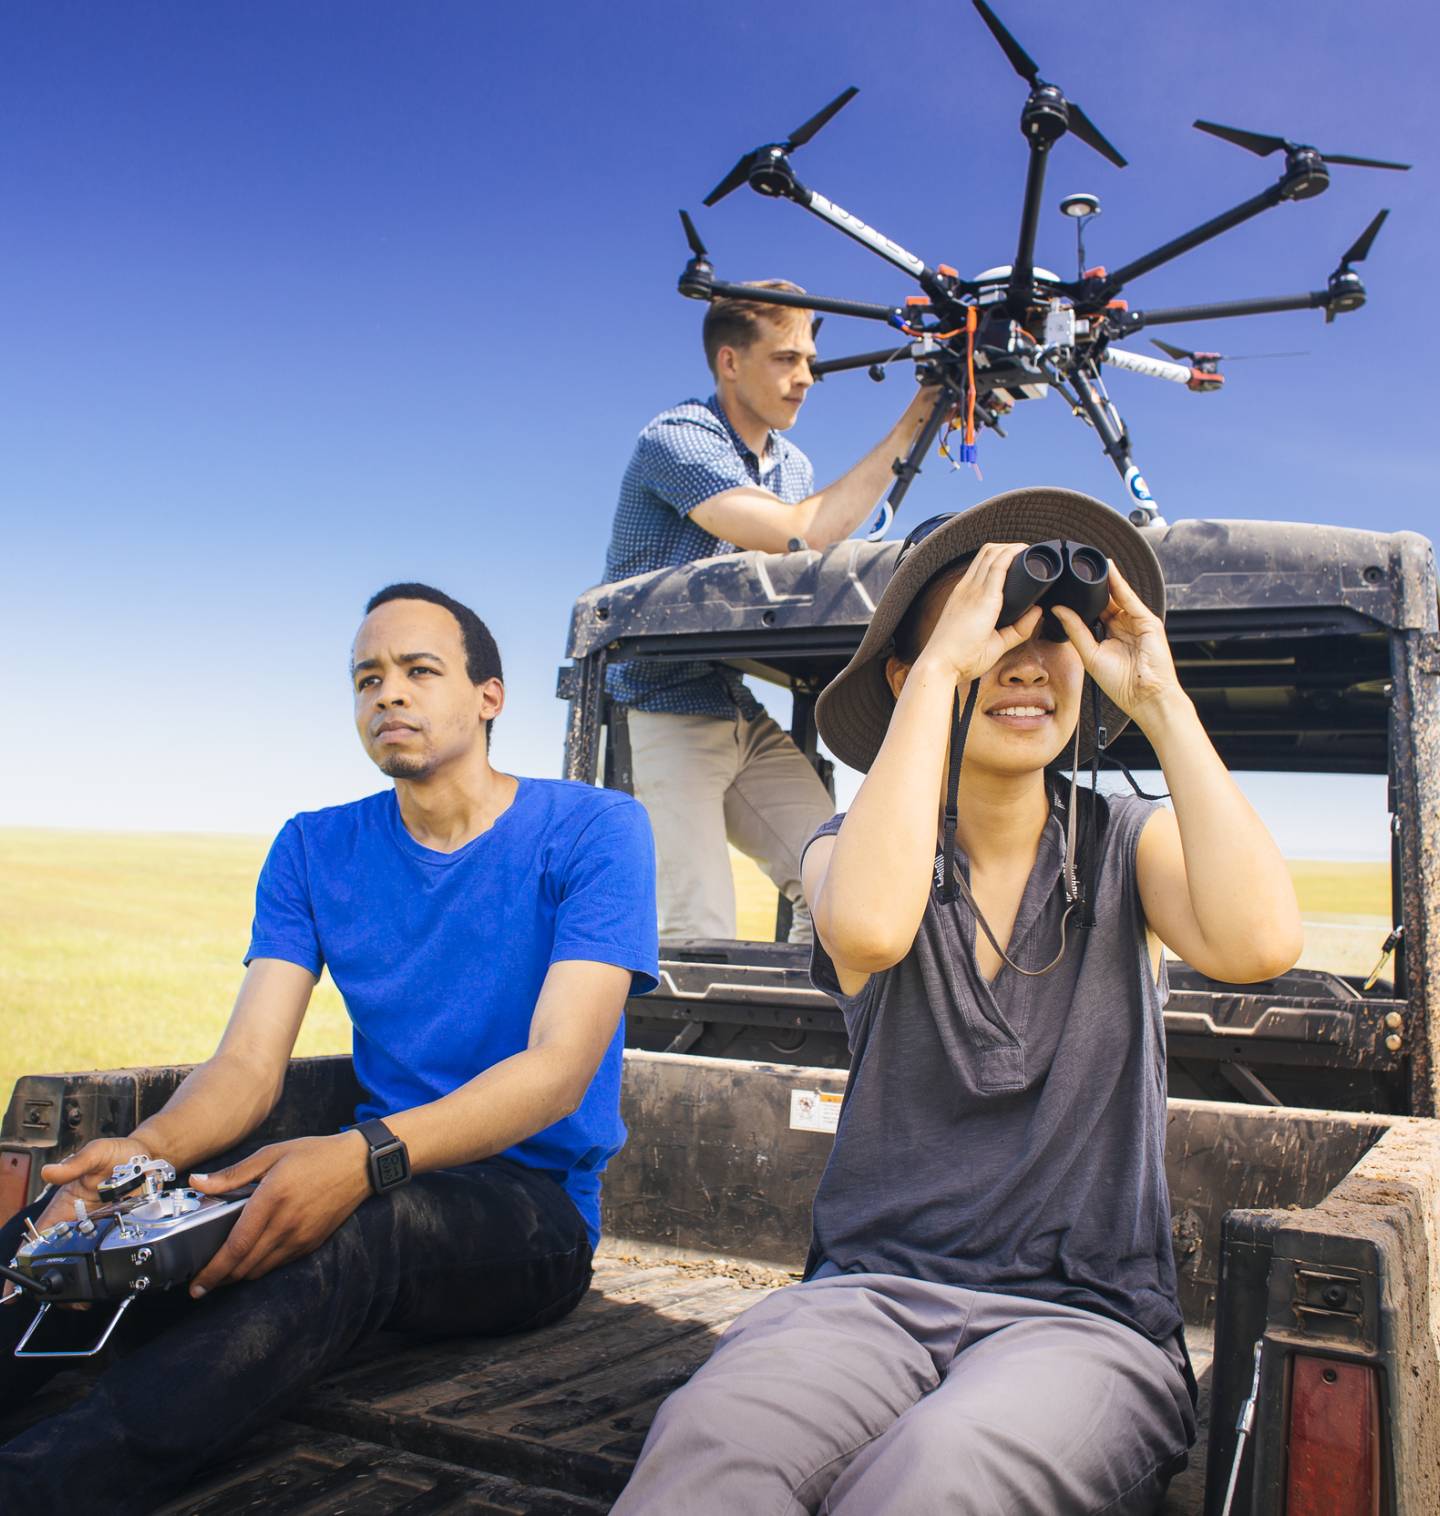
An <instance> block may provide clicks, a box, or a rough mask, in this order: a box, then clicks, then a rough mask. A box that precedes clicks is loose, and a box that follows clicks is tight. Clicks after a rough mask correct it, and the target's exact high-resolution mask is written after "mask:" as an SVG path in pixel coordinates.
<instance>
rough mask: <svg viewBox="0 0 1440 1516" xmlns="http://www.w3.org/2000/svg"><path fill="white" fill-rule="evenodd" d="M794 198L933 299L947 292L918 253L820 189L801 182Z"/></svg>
mask: <svg viewBox="0 0 1440 1516" xmlns="http://www.w3.org/2000/svg"><path fill="white" fill-rule="evenodd" d="M790 198H791V199H792V200H793V201H794V202H795V203H796V204H797V205H800V206H803V207H804V208H805V209H806V210H807V211H809V212H810V214H811V215H812V216H818V217H819V218H820V219H821V220H822V221H823V222H825V223H826V225H828V226H833V227H835V228H836V229H837V230H838V231H842V232H844V233H845V235H846V236H847V237H851V238H853V239H854V240H855V241H856V242H858V243H859V244H860V245H861V246H862V247H868V248H869V249H870V251H871V252H872V253H876V254H878V255H879V256H880V257H881V258H883V259H884V260H885V261H886V262H887V263H892V264H894V266H895V267H896V268H898V269H903V270H904V271H905V273H907V274H909V275H910V277H911V278H912V279H915V280H918V281H919V284H920V287H921V289H923V290H924V291H925V293H926V294H927V295H929V296H930V297H931V298H932V299H934V298H935V297H936V296H937V294H939V295H944V294H945V293H946V291H945V287H944V285H943V284H941V283H940V280H939V278H938V277H937V275H936V273H935V271H934V270H932V269H931V268H929V267H928V266H927V265H926V263H925V262H924V260H923V259H920V258H917V257H916V256H915V254H914V253H912V252H910V251H909V250H908V249H906V248H903V247H901V246H900V244H899V243H898V242H892V241H891V240H890V238H889V237H887V236H886V235H885V234H884V233H883V232H877V231H876V230H875V228H874V227H873V226H867V225H866V224H865V222H863V221H862V220H861V219H860V218H859V217H858V216H852V215H851V214H850V212H849V211H847V210H846V209H845V208H844V206H840V205H836V204H835V202H834V201H833V200H830V199H827V198H826V196H824V195H822V194H821V193H820V192H819V191H818V190H812V189H807V188H806V187H805V185H803V184H801V183H800V182H799V180H795V181H794V182H793V184H792V187H791V189H790Z"/></svg>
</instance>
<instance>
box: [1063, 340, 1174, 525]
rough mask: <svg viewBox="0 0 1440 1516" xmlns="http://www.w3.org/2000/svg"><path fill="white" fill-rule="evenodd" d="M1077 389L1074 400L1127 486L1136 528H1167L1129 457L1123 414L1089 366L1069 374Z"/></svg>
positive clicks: (1141, 475) (1128, 440) (1128, 443)
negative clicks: (1121, 417)
mask: <svg viewBox="0 0 1440 1516" xmlns="http://www.w3.org/2000/svg"><path fill="white" fill-rule="evenodd" d="M1070 382H1071V383H1072V384H1073V385H1074V386H1075V396H1076V398H1077V400H1078V401H1079V402H1080V409H1081V410H1082V411H1084V413H1085V417H1086V419H1087V420H1088V421H1089V422H1090V425H1091V426H1093V427H1094V428H1095V435H1096V436H1097V437H1099V439H1100V445H1101V446H1102V447H1103V448H1104V449H1105V456H1106V457H1107V458H1109V460H1110V461H1111V463H1113V464H1114V465H1115V472H1116V473H1118V474H1119V475H1120V478H1121V479H1122V481H1123V482H1124V485H1125V498H1126V500H1127V501H1129V505H1130V509H1129V516H1130V520H1131V522H1132V523H1133V524H1134V525H1136V526H1164V525H1165V519H1164V517H1163V516H1161V514H1160V508H1159V506H1157V505H1156V504H1155V497H1154V496H1153V495H1152V494H1151V493H1150V486H1149V485H1148V484H1146V483H1145V476H1144V475H1143V474H1142V473H1141V472H1140V468H1139V465H1138V464H1137V463H1136V462H1135V460H1134V459H1133V458H1132V457H1131V456H1130V438H1129V435H1128V434H1127V432H1126V431H1125V425H1124V423H1123V422H1122V421H1121V420H1120V413H1119V412H1118V411H1117V410H1116V409H1115V407H1114V405H1113V404H1112V403H1111V401H1110V397H1109V395H1107V394H1106V393H1105V385H1104V381H1103V380H1102V379H1101V378H1100V376H1099V375H1098V374H1096V373H1095V372H1094V370H1093V369H1092V368H1091V366H1090V365H1089V364H1088V363H1087V364H1084V365H1081V366H1078V367H1076V368H1075V369H1074V370H1073V371H1072V372H1071V374H1070Z"/></svg>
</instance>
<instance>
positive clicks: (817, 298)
mask: <svg viewBox="0 0 1440 1516" xmlns="http://www.w3.org/2000/svg"><path fill="white" fill-rule="evenodd" d="M704 289H705V292H704V293H703V294H700V295H699V298H700V299H702V300H713V299H715V298H717V297H725V298H728V299H733V300H756V301H759V302H760V304H762V305H789V306H793V307H794V308H795V309H796V310H802V311H824V312H825V314H826V315H829V316H859V317H862V318H863V319H865V320H867V321H883V322H885V323H886V324H887V325H889V324H891V323H893V322H894V321H895V320H896V319H897V318H901V319H903V317H902V314H901V312H900V310H899V308H898V307H896V306H893V305H871V304H869V303H867V302H865V301H862V300H831V299H830V298H828V297H827V296H825V295H797V294H794V293H792V292H791V291H790V290H772V289H765V288H763V287H761V286H759V285H754V284H728V283H726V282H725V281H724V280H723V279H712V280H710V281H708V283H707V284H706V285H705V287H704ZM687 293H688V292H687ZM697 293H698V291H697Z"/></svg>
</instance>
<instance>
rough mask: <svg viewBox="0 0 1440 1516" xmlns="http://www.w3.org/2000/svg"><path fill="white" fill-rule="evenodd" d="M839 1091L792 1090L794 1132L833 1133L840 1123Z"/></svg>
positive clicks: (791, 1109) (840, 1095) (791, 1123)
mask: <svg viewBox="0 0 1440 1516" xmlns="http://www.w3.org/2000/svg"><path fill="white" fill-rule="evenodd" d="M843 1098H844V1096H843V1095H842V1094H841V1092H840V1091H839V1090H791V1091H790V1130H791V1131H792V1132H833V1131H834V1130H835V1128H836V1126H837V1125H838V1123H839V1121H840V1102H841V1101H842V1099H843Z"/></svg>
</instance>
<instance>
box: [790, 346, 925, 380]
mask: <svg viewBox="0 0 1440 1516" xmlns="http://www.w3.org/2000/svg"><path fill="white" fill-rule="evenodd" d="M914 356H915V350H914V346H913V344H911V343H908V342H907V343H906V344H905V345H904V346H903V347H887V348H882V349H881V350H880V351H879V352H877V353H856V354H855V355H854V356H853V357H850V358H826V359H824V360H823V361H822V362H820V363H812V364H811V365H810V372H811V373H812V374H814V375H815V377H816V378H817V379H823V378H824V377H825V375H826V374H843V373H845V372H847V371H848V370H850V369H856V368H874V367H875V365H876V364H877V363H899V362H900V361H901V360H902V359H904V358H913V357H914Z"/></svg>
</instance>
